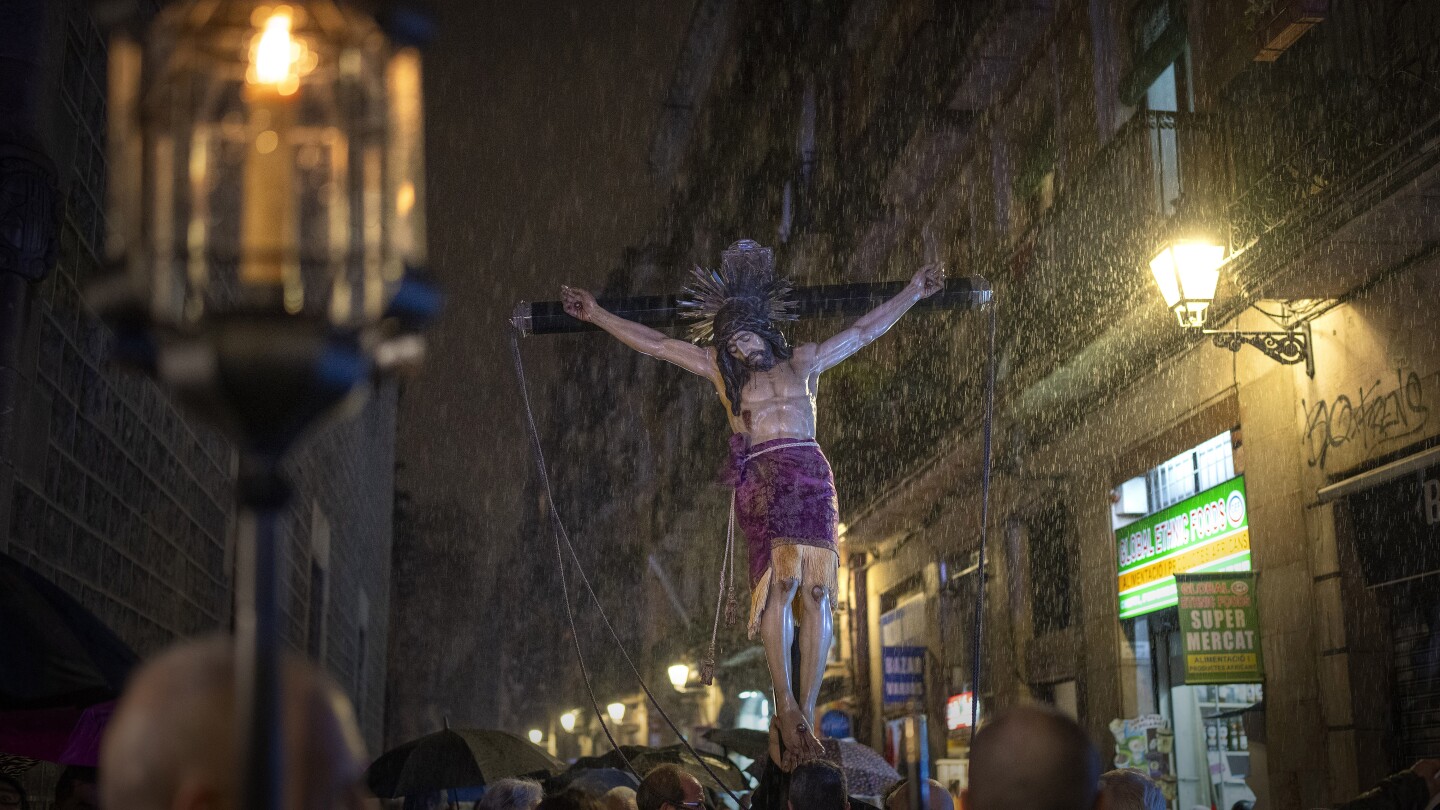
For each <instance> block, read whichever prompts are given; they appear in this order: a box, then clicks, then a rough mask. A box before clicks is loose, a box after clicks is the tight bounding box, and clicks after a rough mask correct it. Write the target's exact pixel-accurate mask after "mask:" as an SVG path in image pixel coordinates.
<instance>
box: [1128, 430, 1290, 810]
mask: <svg viewBox="0 0 1440 810" xmlns="http://www.w3.org/2000/svg"><path fill="white" fill-rule="evenodd" d="M1245 483H1246V482H1245V477H1244V476H1243V475H1237V474H1236V470H1235V464H1234V454H1233V448H1232V434H1231V433H1230V432H1226V433H1223V434H1221V435H1219V436H1216V437H1214V438H1212V439H1210V440H1209V441H1206V442H1203V443H1201V444H1200V445H1198V446H1196V447H1194V448H1191V449H1190V450H1187V451H1185V452H1183V453H1180V454H1179V455H1177V456H1175V457H1173V458H1171V459H1169V460H1168V461H1165V462H1164V463H1162V464H1160V465H1158V466H1156V467H1154V468H1152V469H1150V470H1149V471H1147V472H1146V473H1145V474H1144V475H1141V476H1137V477H1135V478H1133V479H1131V480H1129V481H1125V482H1123V483H1121V484H1120V485H1119V486H1117V487H1116V488H1115V490H1114V492H1115V494H1114V497H1113V501H1114V506H1113V509H1112V527H1113V528H1114V531H1115V534H1114V538H1115V548H1116V570H1117V577H1118V582H1117V591H1118V595H1119V619H1120V622H1121V627H1122V630H1123V634H1124V638H1125V651H1126V656H1125V659H1126V667H1125V673H1124V675H1123V677H1124V678H1126V679H1127V680H1128V681H1129V683H1127V684H1126V688H1127V689H1131V690H1133V696H1134V697H1133V701H1132V705H1133V706H1134V710H1135V714H1134V716H1131V717H1124V718H1116V719H1115V720H1114V722H1112V723H1111V726H1110V728H1111V731H1112V733H1113V735H1114V737H1115V755H1114V760H1113V765H1114V766H1115V767H1121V768H1137V769H1141V770H1144V771H1147V772H1148V773H1150V775H1152V776H1154V777H1155V778H1157V779H1158V780H1159V781H1161V783H1162V785H1164V786H1165V788H1166V793H1167V796H1168V797H1169V799H1170V802H1171V806H1172V807H1180V808H1189V807H1195V806H1197V805H1198V806H1206V807H1209V806H1216V807H1227V808H1228V807H1231V806H1233V805H1234V804H1235V802H1237V801H1241V800H1246V801H1253V800H1254V798H1255V797H1254V794H1253V793H1252V792H1251V791H1250V789H1249V787H1248V786H1247V785H1246V782H1245V778H1246V776H1248V775H1249V773H1250V772H1251V750H1250V733H1249V730H1248V729H1249V728H1252V727H1253V726H1255V725H1256V724H1255V723H1254V721H1253V717H1254V716H1255V715H1256V714H1258V712H1259V706H1260V704H1261V699H1262V697H1263V688H1262V686H1261V682H1262V681H1263V662H1262V661H1261V658H1260V652H1259V650H1260V643H1259V639H1260V632H1259V616H1258V614H1257V611H1256V609H1255V590H1254V589H1255V584H1254V577H1253V575H1252V574H1250V573H1249V572H1250V570H1251V557H1250V543H1251V537H1250V528H1249V521H1248V509H1247V499H1246V491H1245ZM1247 716H1249V717H1250V718H1251V722H1250V723H1249V724H1247V722H1246V721H1247Z"/></svg>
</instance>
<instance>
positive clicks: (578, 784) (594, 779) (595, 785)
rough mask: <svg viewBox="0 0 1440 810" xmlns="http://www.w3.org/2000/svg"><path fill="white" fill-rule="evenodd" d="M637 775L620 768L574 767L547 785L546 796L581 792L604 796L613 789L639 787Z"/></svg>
mask: <svg viewBox="0 0 1440 810" xmlns="http://www.w3.org/2000/svg"><path fill="white" fill-rule="evenodd" d="M639 786H640V780H638V779H636V778H635V774H633V773H630V772H629V771H624V770H621V769H619V768H580V767H574V768H571V769H570V770H568V771H566V772H564V773H562V774H560V775H559V776H557V777H555V778H554V779H551V780H549V781H548V782H546V783H545V793H546V795H550V794H555V793H563V792H565V791H567V790H581V791H584V792H586V793H589V794H590V795H592V796H603V795H605V793H606V792H608V791H609V790H611V789H612V788H617V787H628V788H633V787H639Z"/></svg>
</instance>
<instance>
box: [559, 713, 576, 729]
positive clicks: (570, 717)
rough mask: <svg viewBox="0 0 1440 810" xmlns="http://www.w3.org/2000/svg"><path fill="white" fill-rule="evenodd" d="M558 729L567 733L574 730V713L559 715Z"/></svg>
mask: <svg viewBox="0 0 1440 810" xmlns="http://www.w3.org/2000/svg"><path fill="white" fill-rule="evenodd" d="M560 727H561V728H563V729H565V731H566V732H567V733H569V732H571V731H574V730H575V712H573V711H569V712H565V713H564V714H562V715H560Z"/></svg>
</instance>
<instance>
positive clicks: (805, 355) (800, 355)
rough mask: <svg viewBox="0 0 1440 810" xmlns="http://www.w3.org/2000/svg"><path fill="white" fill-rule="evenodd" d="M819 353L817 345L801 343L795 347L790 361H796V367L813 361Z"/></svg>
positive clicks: (818, 345)
mask: <svg viewBox="0 0 1440 810" xmlns="http://www.w3.org/2000/svg"><path fill="white" fill-rule="evenodd" d="M819 353H820V344H819V343H801V344H800V345H799V346H796V347H795V353H794V354H792V355H791V356H790V359H791V360H793V361H797V365H798V364H807V363H809V362H811V361H812V360H814V359H815V355H817V354H819Z"/></svg>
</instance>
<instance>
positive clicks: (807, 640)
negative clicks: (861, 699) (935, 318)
mask: <svg viewBox="0 0 1440 810" xmlns="http://www.w3.org/2000/svg"><path fill="white" fill-rule="evenodd" d="M944 284H945V271H944V269H943V267H942V266H940V265H927V266H925V267H922V268H921V269H920V270H919V271H918V272H916V273H915V276H914V278H912V279H911V280H910V283H909V284H908V285H907V286H906V287H905V289H904V290H903V291H901V292H900V294H899V295H896V296H895V297H894V298H891V299H890V300H889V301H886V302H885V303H883V304H881V305H879V306H877V307H876V308H875V309H873V310H871V311H870V312H868V313H866V314H865V315H863V316H862V317H860V318H859V319H858V320H856V321H855V323H854V324H853V325H851V326H850V328H849V329H846V330H844V331H842V332H840V333H839V334H837V335H835V336H834V337H832V338H830V339H829V340H826V341H824V342H823V343H818V344H816V343H806V344H804V345H801V346H796V347H794V348H792V347H791V346H790V345H789V344H788V343H787V342H786V340H785V336H784V335H783V334H781V332H780V329H779V326H778V323H777V322H778V321H782V320H794V316H793V315H792V314H790V307H791V305H790V303H789V302H787V301H786V294H787V293H788V292H789V290H790V287H789V284H788V283H786V282H785V281H783V280H780V279H777V278H776V276H775V259H774V253H773V252H772V251H771V250H770V248H767V247H762V246H761V245H759V244H756V243H755V242H752V241H750V240H748V239H747V240H741V241H739V242H736V243H735V244H733V245H731V246H730V247H729V248H728V249H727V250H726V251H725V252H724V254H723V255H722V260H721V268H720V271H719V272H714V271H703V270H700V269H699V268H696V270H695V283H693V284H692V285H691V286H690V287H689V288H687V290H686V292H687V293H688V294H689V295H690V299H689V300H687V301H682V302H681V306H682V307H685V308H686V309H687V316H688V317H690V318H691V319H692V320H693V321H695V323H694V325H693V326H692V327H691V330H690V337H691V339H692V340H693V341H694V342H687V341H684V340H677V339H675V338H671V337H668V336H666V335H664V334H662V333H660V332H657V331H655V330H654V329H651V328H649V327H647V326H642V325H640V324H638V323H634V322H633V321H628V320H625V319H624V318H620V317H618V316H616V315H614V314H612V313H610V312H607V311H606V310H605V309H603V308H601V307H600V306H599V305H598V304H596V302H595V298H594V296H592V295H591V294H590V293H588V292H586V291H584V290H578V289H574V288H571V287H562V288H561V299H562V301H563V302H564V305H565V311H566V312H567V313H568V314H569V315H570V316H572V317H574V318H577V319H579V320H582V321H586V322H588V323H592V324H594V325H595V326H598V327H600V328H601V329H604V330H605V331H606V332H609V333H610V334H611V335H614V336H615V337H616V338H617V339H619V340H620V342H622V343H624V344H625V345H627V346H629V347H630V348H632V349H635V350H636V351H638V352H641V353H644V354H647V355H650V356H651V357H657V358H659V359H661V360H665V361H668V362H670V363H674V364H675V365H677V366H679V367H681V368H683V369H685V370H686V371H689V372H691V373H693V374H698V375H700V376H701V377H704V378H705V379H707V380H709V381H710V382H711V383H712V384H713V385H714V386H715V392H716V393H717V394H718V395H719V396H720V401H721V403H722V404H723V405H724V406H725V412H726V414H727V415H728V417H729V420H730V428H731V431H732V435H731V437H730V452H731V472H732V481H731V483H732V484H733V485H734V486H735V500H734V505H735V516H736V518H737V521H738V522H739V524H740V527H741V529H742V530H743V531H744V534H745V539H746V544H747V547H748V551H749V555H748V556H749V563H750V565H749V573H750V589H751V590H750V627H749V630H750V637H751V638H754V637H755V636H756V635H757V634H758V635H760V636H761V638H762V639H763V642H764V645H765V657H766V662H767V664H768V666H769V670H770V680H771V682H772V684H773V686H774V694H775V707H776V725H777V726H778V727H779V730H780V734H781V739H782V741H783V743H784V746H785V759H786V760H787V761H788V762H789V763H790V764H792V765H793V764H794V763H796V762H800V761H803V760H805V759H811V758H814V757H817V756H820V755H821V754H822V753H823V747H822V746H821V744H820V742H819V740H818V739H817V738H816V736H815V735H814V733H813V732H812V731H811V722H812V720H813V717H814V713H815V702H816V700H818V698H819V695H820V680H821V677H822V676H823V675H824V673H825V661H826V658H827V656H828V655H829V651H830V642H831V637H832V629H831V611H832V608H833V604H834V601H835V593H836V589H837V586H838V570H839V562H840V554H839V551H838V548H837V543H838V542H839V537H838V528H839V504H838V501H837V499H836V494H835V479H834V475H833V473H832V472H831V470H830V462H829V461H827V460H826V458H825V454H824V453H823V452H821V450H820V445H819V444H818V443H816V441H815V397H816V395H817V393H818V391H819V384H820V374H821V373H822V372H824V371H825V370H827V369H829V368H832V367H834V366H835V365H836V364H837V363H839V362H840V361H842V360H844V359H845V358H847V357H849V356H850V355H852V354H854V353H855V352H857V351H859V350H860V349H861V348H862V347H864V346H866V345H867V344H869V343H870V342H871V341H873V340H875V339H876V338H878V337H880V336H881V335H883V334H885V332H886V330H888V329H889V328H890V327H891V326H893V325H894V324H895V322H896V321H898V320H900V317H901V316H902V315H904V314H905V312H906V311H908V310H909V309H910V307H912V306H914V305H915V303H916V302H917V301H919V300H921V299H922V298H926V297H928V296H931V295H934V294H935V293H936V292H939V291H940V289H941V288H942V287H943V286H944ZM705 342H708V343H709V344H710V345H708V346H702V345H697V344H699V343H705ZM797 622H798V625H799V640H800V672H799V679H798V680H799V686H800V694H799V696H798V697H797V695H796V694H795V693H794V691H793V690H792V689H791V683H792V680H791V670H790V660H791V659H790V650H791V648H792V647H793V646H794V642H795V634H796V625H797Z"/></svg>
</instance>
